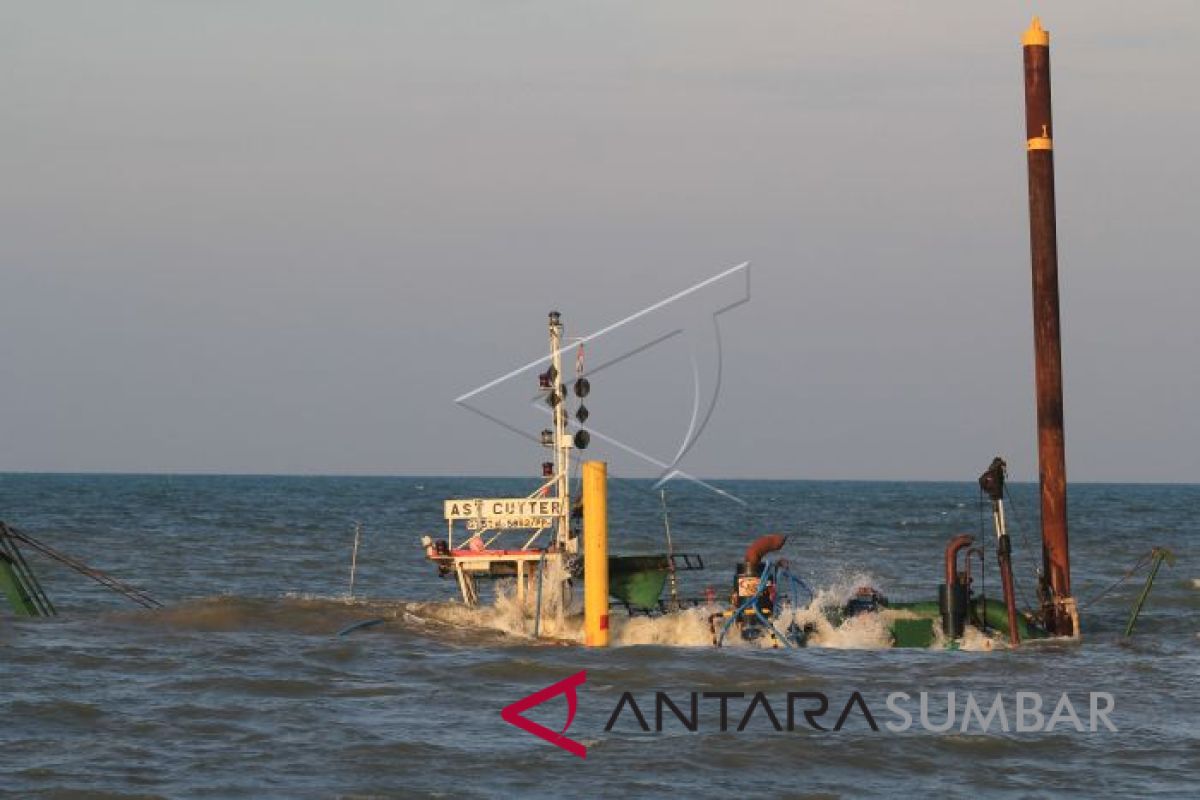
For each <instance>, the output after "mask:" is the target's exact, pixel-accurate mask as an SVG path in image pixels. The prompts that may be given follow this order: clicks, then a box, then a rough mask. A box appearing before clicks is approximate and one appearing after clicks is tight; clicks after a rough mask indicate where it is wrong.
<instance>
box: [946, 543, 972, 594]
mask: <svg viewBox="0 0 1200 800" xmlns="http://www.w3.org/2000/svg"><path fill="white" fill-rule="evenodd" d="M974 543H975V537H974V536H972V535H971V534H969V533H960V534H959V535H958V536H955V537H954V538H953V539H951V540H950V543H949V544H947V545H946V585H947V586H953V585H954V584H956V583H958V552H959V551H960V550H962V549H963V548H964V547H970V546H971V545H972V544H974Z"/></svg>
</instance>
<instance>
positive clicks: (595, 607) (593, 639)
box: [583, 461, 608, 647]
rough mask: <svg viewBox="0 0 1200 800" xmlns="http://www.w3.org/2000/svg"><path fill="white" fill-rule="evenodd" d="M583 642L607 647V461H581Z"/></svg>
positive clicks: (588, 644) (591, 645)
mask: <svg viewBox="0 0 1200 800" xmlns="http://www.w3.org/2000/svg"><path fill="white" fill-rule="evenodd" d="M583 643H584V644H585V645H587V646H588V647H608V464H606V463H605V462H603V461H585V462H583Z"/></svg>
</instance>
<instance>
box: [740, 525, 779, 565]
mask: <svg viewBox="0 0 1200 800" xmlns="http://www.w3.org/2000/svg"><path fill="white" fill-rule="evenodd" d="M785 542H787V537H786V536H784V535H783V534H781V533H768V534H766V535H765V536H760V537H758V538H757V539H755V540H754V541H753V542H751V543H750V546H749V547H747V548H746V557H745V561H746V563H747V564H748V565H749V566H750V568H751V569H752V570H757V569H758V565H759V564H760V563H761V562H762V560H763V556H765V555H766V554H767V553H774V552H775V551H776V550H778V549H779V548H781V547H783V545H784V543H785Z"/></svg>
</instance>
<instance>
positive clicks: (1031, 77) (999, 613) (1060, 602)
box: [424, 17, 1165, 647]
mask: <svg viewBox="0 0 1200 800" xmlns="http://www.w3.org/2000/svg"><path fill="white" fill-rule="evenodd" d="M1049 42H1050V39H1049V34H1048V33H1047V32H1046V31H1045V30H1044V29H1043V28H1042V27H1041V23H1040V21H1039V20H1038V19H1037V18H1036V17H1035V18H1034V20H1033V22H1032V24H1031V26H1030V28H1029V29H1028V30H1027V31H1025V33H1024V35H1023V36H1022V50H1023V58H1024V74H1025V111H1026V113H1025V117H1026V161H1027V170H1028V182H1029V224H1030V250H1031V262H1032V276H1033V323H1034V353H1035V374H1036V387H1037V425H1038V461H1039V465H1040V498H1041V540H1042V567H1041V570H1040V574H1039V578H1038V587H1037V596H1038V602H1039V605H1038V607H1037V608H1032V609H1024V610H1022V609H1019V608H1018V606H1017V599H1016V591H1015V586H1014V579H1013V571H1012V555H1011V554H1012V545H1011V541H1010V538H1009V535H1008V529H1007V521H1006V517H1005V497H1006V495H1005V482H1006V479H1007V475H1006V471H1005V470H1006V465H1005V463H1004V461H1003V459H1001V458H995V459H994V460H993V461H992V463H991V465H990V466H989V467H988V468H987V470H985V471H984V473H983V474H982V475H981V476H980V478H979V485H980V488H981V489H982V491H983V492H984V493H985V494H986V496H987V497H988V498H989V500H990V504H991V512H992V523H993V528H994V531H995V548H996V549H995V554H996V559H997V563H998V566H999V570H1000V576H1001V589H1002V597H1001V598H1000V599H999V600H995V599H989V598H988V597H987V596H986V595H984V594H983V593H982V592H980V593H976V591H975V587H974V581H973V577H972V574H971V565H972V559H973V558H974V559H978V560H979V563H980V564H981V566H982V562H983V559H984V558H985V551H984V548H983V544H982V543H979V546H976V542H975V539H974V537H973V536H971V535H969V534H960V535H957V536H954V537H953V538H952V539H951V540H950V541H949V542H948V543H947V545H946V547H945V550H944V553H943V554H942V564H941V567H940V571H941V572H942V574H943V576H944V577H943V580H942V582H941V584H940V585H939V586H938V592H937V598H936V599H932V598H931V599H929V600H921V601H910V602H895V601H891V600H889V599H888V598H887V597H885V596H884V595H883V593H882V592H880V591H879V590H878V589H876V588H875V587H872V586H863V587H860V588H859V589H858V590H857V591H856V592H855V593H854V595H853V596H852V597H851V598H849V599H848V600H845V601H842V602H839V603H837V604H836V605H833V606H830V607H824V608H818V609H813V608H812V606H813V605H814V604H816V600H815V598H814V594H813V592H812V591H811V590H810V589H809V588H808V586H807V584H805V582H804V581H803V580H802V579H801V578H800V577H799V576H798V575H796V574H795V572H794V571H793V570H792V569H791V566H790V564H789V562H788V560H787V559H786V558H784V557H783V556H782V555H781V550H782V548H783V546H784V544H785V542H786V537H784V536H782V535H780V534H768V535H765V536H761V537H759V538H758V539H756V540H754V541H753V542H752V543H751V544H750V545H749V547H748V548H747V550H746V554H745V557H744V559H743V560H742V561H741V562H740V563H739V564H737V566H736V568H735V570H734V579H733V582H732V586H731V588H730V590H729V593H728V594H727V595H726V596H725V597H723V598H720V599H718V598H717V597H716V593H715V592H712V593H710V594H709V596H707V597H706V598H704V599H703V600H699V601H697V602H700V603H705V604H707V605H709V606H712V607H713V608H715V609H716V610H714V611H713V613H712V614H711V616H710V619H709V622H710V626H711V629H712V634H713V642H714V644H716V645H717V646H720V645H722V644H725V643H726V642H728V641H730V640H731V639H735V638H736V639H740V640H743V641H750V642H758V643H760V644H768V645H773V646H776V647H802V646H805V645H806V644H808V643H809V641H810V639H811V638H812V636H813V635H814V634H815V633H817V629H816V627H817V626H816V624H815V623H814V622H813V621H812V612H813V611H814V610H815V611H817V612H819V616H820V618H821V619H822V620H824V621H826V622H827V623H828V624H831V625H835V626H837V625H843V624H846V623H847V622H849V621H851V620H853V619H855V618H857V617H860V616H861V615H864V614H878V615H885V616H886V619H887V629H888V632H889V635H890V637H891V643H892V644H893V645H894V646H901V647H930V646H934V645H935V644H937V643H942V644H944V645H946V646H949V647H956V646H958V643H959V641H960V640H961V638H962V637H963V636H964V634H965V633H966V632H967V630H968V628H971V629H974V630H976V631H979V632H982V633H983V634H984V635H985V636H986V637H989V639H988V641H1006V642H1007V643H1008V644H1009V645H1011V646H1016V645H1018V644H1020V643H1021V642H1023V641H1028V640H1030V639H1044V638H1049V637H1072V638H1078V636H1079V632H1080V623H1079V611H1078V607H1077V605H1076V602H1075V598H1074V596H1073V595H1072V593H1071V569H1070V555H1069V549H1068V537H1067V495H1066V453H1065V444H1064V442H1065V439H1064V434H1063V391H1062V366H1061V345H1060V330H1059V299H1058V254H1057V239H1056V233H1055V206H1054V155H1053V123H1052V119H1051V98H1050V56H1049ZM550 320H551V321H550V331H551V336H550V346H551V357H550V362H551V364H550V367H549V369H548V370H547V371H546V372H545V373H543V374H542V376H541V388H542V390H543V391H544V392H545V393H546V399H547V403H548V405H549V406H550V407H551V408H552V409H553V416H554V427H553V429H548V430H546V431H543V433H542V442H543V444H545V445H546V446H547V447H550V448H552V449H553V451H554V454H555V460H554V461H553V462H546V463H545V464H544V465H543V477H544V478H545V483H543V484H542V485H541V486H540V487H539V488H538V489H536V490H535V491H534V492H533V493H531V495H530V496H529V497H526V498H520V499H474V500H448V501H447V502H446V514H445V515H446V520H447V523H448V526H449V527H448V532H447V538H446V539H445V540H442V541H438V542H434V541H433V540H432V539H431V538H430V537H425V539H424V545H425V550H426V555H427V557H428V558H429V559H430V560H432V561H434V562H435V563H436V564H437V565H438V568H439V571H440V572H441V574H443V575H453V576H455V578H456V579H457V581H458V583H459V587H460V590H461V594H462V598H463V601H464V602H466V603H467V604H468V605H474V604H476V603H478V602H479V593H478V587H477V582H478V580H479V579H480V578H485V577H486V578H514V579H515V580H516V584H517V592H518V595H519V596H520V597H522V598H524V597H525V596H527V594H528V591H529V584H530V582H531V578H532V576H537V580H538V586H539V587H540V586H541V581H542V579H543V576H544V575H545V574H546V573H547V571H548V570H547V567H548V565H560V566H562V567H563V569H561V570H559V571H558V572H557V573H555V574H557V575H559V576H561V582H562V585H563V586H564V587H567V586H569V585H570V583H571V582H572V581H573V580H575V579H576V578H578V576H579V575H580V574H581V569H580V563H579V562H580V553H579V551H580V547H579V542H580V537H581V535H582V536H584V537H587V536H589V535H590V532H589V531H587V530H584V531H582V532H581V531H580V530H579V528H578V526H577V525H576V524H575V523H577V522H578V519H579V518H580V517H581V516H582V514H581V513H580V511H579V507H578V504H576V505H575V506H572V503H571V496H570V487H569V483H568V480H567V475H568V472H569V468H570V462H571V451H572V449H583V448H584V447H586V446H587V443H588V439H589V437H588V435H587V432H586V431H585V430H582V429H580V430H578V431H577V432H576V433H575V434H574V436H573V437H572V436H568V433H567V426H568V422H569V419H568V415H567V412H566V401H567V391H566V386H565V384H564V383H563V382H562V381H561V380H560V375H561V374H562V364H561V350H562V328H561V321H560V318H559V315H558V314H557V313H552V314H551V315H550ZM574 389H575V395H576V397H578V398H580V399H581V400H582V398H583V397H586V396H587V391H588V385H587V380H586V378H584V377H583V376H582V374H581V367H580V368H579V369H578V370H577V375H576V380H575V384H574ZM586 411H587V410H586V408H584V407H583V406H582V404H581V405H580V407H579V409H578V411H577V412H576V415H575V416H576V420H577V421H578V422H579V423H582V422H583V421H584V420H586V419H587V413H586ZM458 522H463V523H465V524H466V528H467V530H466V534H465V536H466V538H465V540H464V538H463V537H461V536H460V537H458V538H457V539H456V533H455V524H456V523H458ZM605 524H606V523H603V522H602V526H603V525H605ZM585 528H586V526H585ZM514 529H524V530H529V531H532V533H531V534H530V535H529V536H528V538H526V540H525V541H524V543H523V544H522V545H520V546H518V547H516V548H515V549H506V546H500V545H498V542H499V540H500V538H501V537H503V536H507V535H511V532H512V531H513V530H514ZM597 535H598V536H599V537H600V538H602V539H603V538H605V537H606V536H607V529H606V527H604V528H603V530H601V531H599V532H598V534H597ZM543 536H546V537H547V538H548V541H546V543H544V544H538V542H539V541H543V540H542V537H543ZM668 537H669V531H668ZM669 550H670V548H668V552H667V553H666V554H657V555H649V556H638V557H625V558H624V559H621V558H615V559H609V558H608V557H607V554H606V553H605V554H604V555H603V558H605V559H607V560H608V563H609V565H610V568H609V574H608V575H604V576H603V577H602V578H600V579H599V580H602V581H603V583H604V590H603V591H599V592H598V596H599V597H602V598H604V602H605V603H606V604H607V597H606V596H607V595H609V594H611V595H612V597H613V598H614V599H616V600H618V602H620V603H622V604H623V605H624V606H625V607H626V608H627V609H628V610H629V611H630V612H631V613H638V612H643V613H644V612H653V611H656V610H662V609H664V608H666V609H668V610H669V609H671V608H678V607H680V606H681V605H682V604H683V602H682V601H681V600H680V599H679V598H678V596H677V593H676V592H674V591H672V597H671V601H670V603H669V604H666V603H664V601H663V599H662V596H661V595H662V592H663V587H664V585H665V584H666V582H667V578H668V576H672V577H673V575H674V571H675V570H677V569H680V568H683V569H687V568H692V567H694V566H700V567H702V566H703V562H702V561H700V560H699V559H698V557H688V556H685V557H683V560H682V563H681V562H680V557H679V556H676V555H675V554H673V553H671V552H669ZM1154 552H1155V553H1158V552H1159V551H1158V550H1157V549H1156V551H1154ZM1164 557H1165V556H1162V555H1159V556H1156V558H1157V559H1158V560H1156V561H1154V564H1155V566H1154V567H1153V569H1152V571H1151V574H1150V578H1149V581H1148V583H1147V587H1146V589H1145V590H1144V591H1143V593H1142V597H1141V598H1140V599H1139V601H1138V604H1137V606H1136V607H1135V609H1134V613H1133V616H1132V617H1131V619H1130V623H1129V628H1128V629H1129V630H1132V625H1133V622H1134V620H1136V617H1137V613H1138V610H1140V607H1141V603H1142V602H1143V601H1144V599H1145V594H1146V592H1147V591H1148V590H1149V586H1150V582H1152V581H1153V578H1154V573H1155V572H1156V571H1157V564H1159V563H1161V560H1162V558H1164ZM692 559H695V562H693V560H692ZM672 589H673V590H674V581H672ZM591 596H592V593H591V592H589V598H590V597H591ZM540 607H541V605H540V602H539V603H538V605H537V609H538V612H537V613H540ZM801 611H804V612H808V613H807V614H801V613H799V612H801ZM602 618H603V620H604V624H605V625H607V606H605V609H604V613H603V615H602ZM806 620H807V621H806ZM535 631H536V626H535ZM589 642H590V639H589Z"/></svg>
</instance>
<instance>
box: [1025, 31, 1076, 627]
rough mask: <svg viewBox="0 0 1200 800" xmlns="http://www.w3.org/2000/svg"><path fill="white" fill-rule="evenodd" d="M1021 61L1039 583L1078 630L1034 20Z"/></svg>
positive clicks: (1063, 623)
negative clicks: (1039, 524) (1039, 518)
mask: <svg viewBox="0 0 1200 800" xmlns="http://www.w3.org/2000/svg"><path fill="white" fill-rule="evenodd" d="M1021 45H1022V50H1023V52H1024V62H1025V137H1026V158H1027V162H1028V168H1029V244H1030V254H1031V258H1032V262H1033V329H1034V355H1035V370H1036V377H1037V422H1038V464H1039V465H1040V473H1041V476H1040V477H1041V500H1042V560H1043V573H1042V579H1041V586H1040V594H1041V597H1042V612H1043V617H1044V619H1045V623H1046V627H1047V629H1048V630H1049V631H1050V632H1051V633H1054V634H1057V635H1059V636H1073V635H1076V634H1077V633H1078V632H1079V624H1078V623H1079V615H1078V611H1077V609H1076V606H1075V599H1074V598H1073V597H1072V596H1071V562H1070V555H1069V552H1068V549H1067V466H1066V446H1065V437H1064V434H1063V389H1062V347H1061V334H1060V331H1059V305H1058V240H1057V233H1056V231H1055V208H1054V126H1053V124H1052V121H1051V118H1050V34H1049V32H1047V31H1045V30H1043V28H1042V24H1041V21H1040V20H1039V19H1038V18H1037V17H1034V18H1033V22H1032V24H1030V26H1029V30H1027V31H1025V33H1024V35H1022V37H1021Z"/></svg>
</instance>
